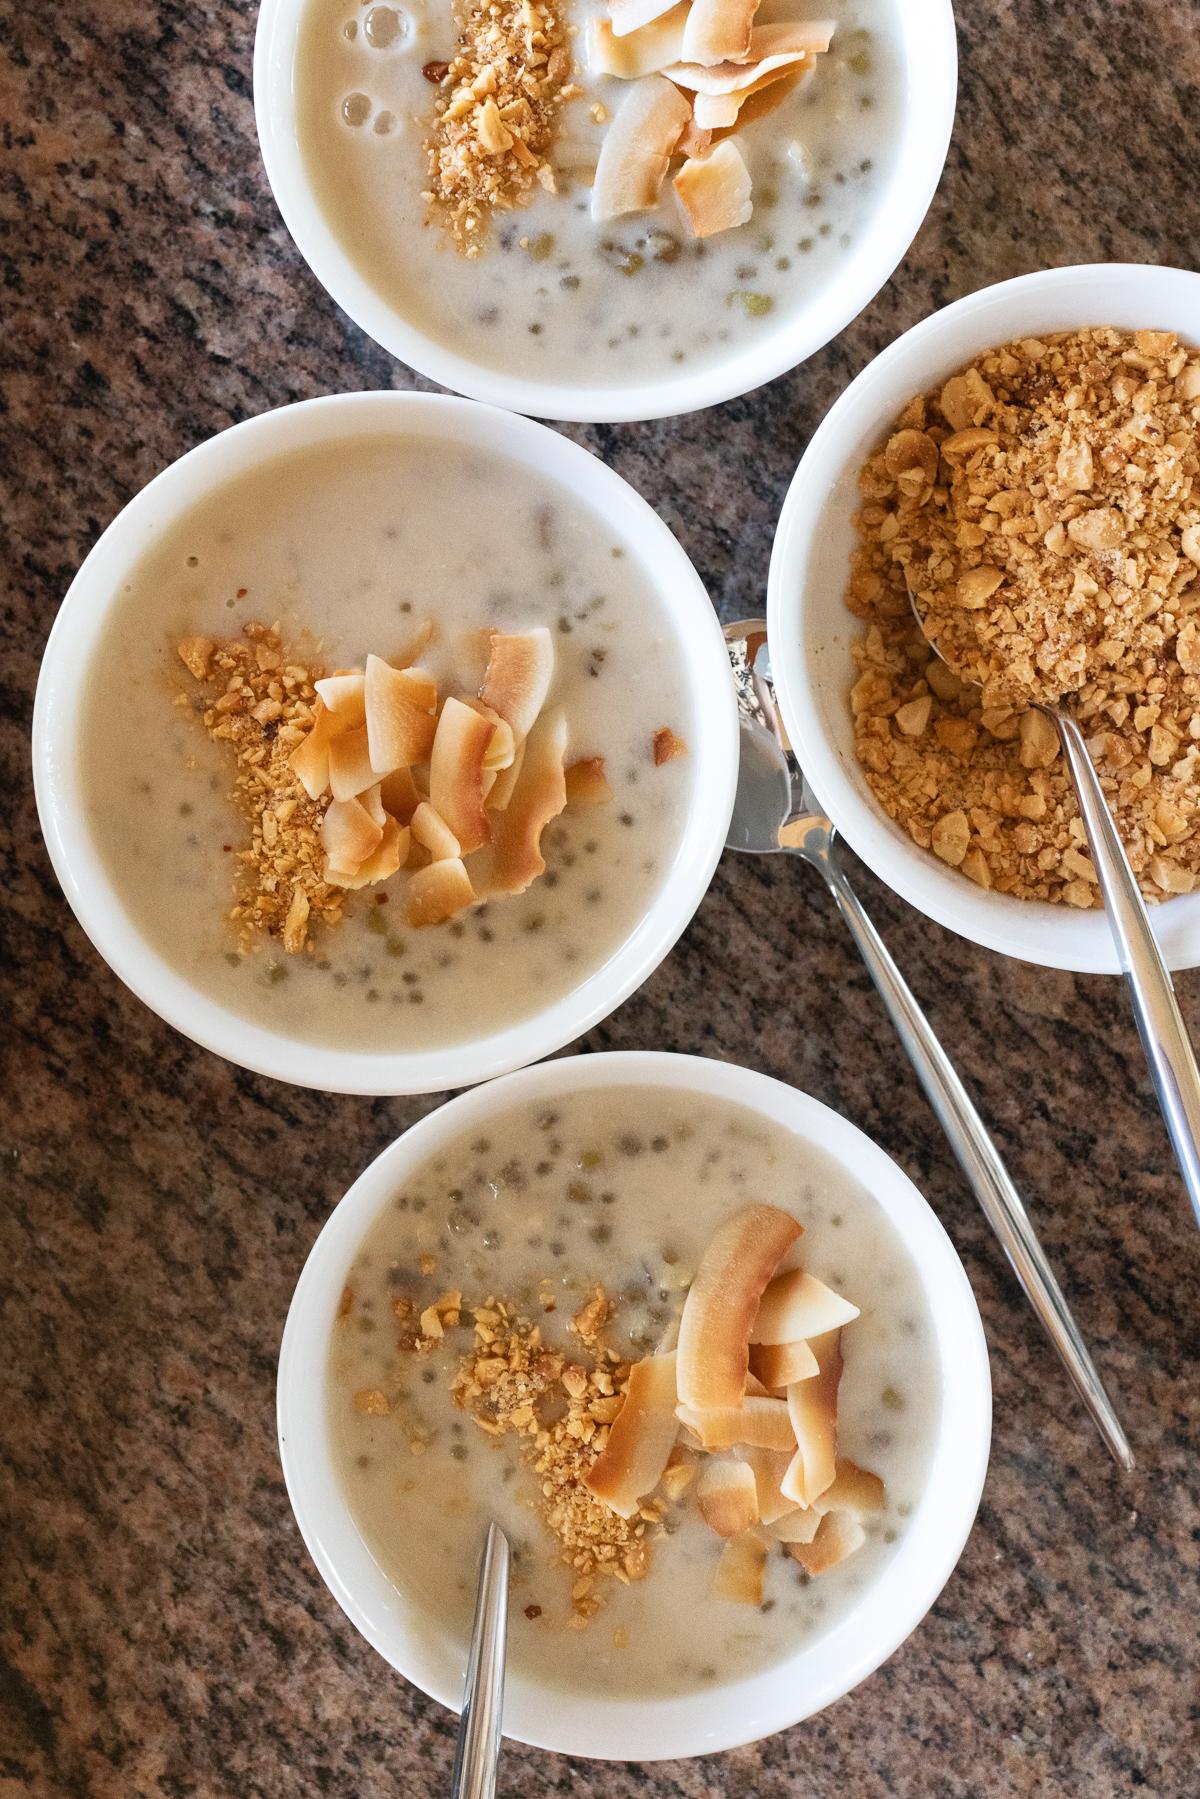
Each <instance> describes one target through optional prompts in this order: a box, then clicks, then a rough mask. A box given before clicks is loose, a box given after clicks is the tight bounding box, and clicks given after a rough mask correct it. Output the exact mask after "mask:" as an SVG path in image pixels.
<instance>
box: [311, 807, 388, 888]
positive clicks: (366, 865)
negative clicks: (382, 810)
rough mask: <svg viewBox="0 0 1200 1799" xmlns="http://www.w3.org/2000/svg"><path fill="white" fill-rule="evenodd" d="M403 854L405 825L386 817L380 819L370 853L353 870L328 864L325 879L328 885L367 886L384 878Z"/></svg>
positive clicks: (386, 877)
mask: <svg viewBox="0 0 1200 1799" xmlns="http://www.w3.org/2000/svg"><path fill="white" fill-rule="evenodd" d="M407 855H408V826H407V825H398V824H397V823H396V821H395V819H394V818H389V819H386V820H385V822H384V826H383V835H382V837H381V838H380V840H379V847H378V848H377V849H376V850H375V852H374V854H373V855H370V856H368V857H367V859H366V861H365V862H360V863H359V865H358V867H357V869H354V870H348V869H343V868H334V867H332V866H330V867H329V868H327V869H326V871H325V879H326V880H327V881H328V882H329V884H330V886H331V887H349V888H356V887H371V886H374V884H375V882H376V881H386V880H388V879H389V878H390V877H391V876H392V875H394V874H395V873H396V870H397V869H398V868H402V867H403V865H404V861H405V858H406V857H407Z"/></svg>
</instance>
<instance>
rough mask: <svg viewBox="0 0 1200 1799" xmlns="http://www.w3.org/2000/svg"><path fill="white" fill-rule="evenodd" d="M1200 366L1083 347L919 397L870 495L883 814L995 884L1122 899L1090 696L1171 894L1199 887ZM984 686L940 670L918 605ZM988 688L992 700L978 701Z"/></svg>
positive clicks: (1136, 855)
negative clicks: (1105, 817)
mask: <svg viewBox="0 0 1200 1799" xmlns="http://www.w3.org/2000/svg"><path fill="white" fill-rule="evenodd" d="M1198 425H1200V353H1198V352H1197V351H1195V350H1189V349H1187V348H1185V347H1184V346H1183V345H1182V344H1180V343H1179V342H1178V341H1177V339H1176V338H1175V337H1174V336H1173V334H1171V333H1170V332H1161V331H1139V332H1135V333H1132V334H1131V333H1127V332H1121V331H1116V330H1112V329H1096V330H1087V331H1077V332H1072V333H1070V334H1066V335H1063V336H1059V337H1054V338H1049V339H1046V340H1045V341H1041V340H1035V339H1025V340H1023V341H1021V342H1019V343H1014V344H1009V345H1007V346H1005V347H1003V348H1001V349H998V350H995V351H991V352H989V353H988V354H987V355H985V356H983V357H981V358H980V359H979V361H978V362H977V363H976V364H975V365H974V366H973V367H971V368H969V369H967V370H965V371H964V372H962V373H961V374H958V375H955V376H953V377H952V378H951V379H950V380H949V381H947V382H946V383H945V385H944V386H943V387H942V389H941V391H940V392H938V393H933V394H929V395H925V396H921V397H918V398H917V399H914V400H913V401H911V402H910V404H909V405H908V407H906V409H905V411H904V413H903V414H902V415H901V417H900V418H899V419H898V420H897V421H896V424H895V425H894V427H893V429H892V433H891V435H890V436H889V438H888V439H887V441H886V443H885V444H884V446H883V447H882V448H881V449H880V450H879V451H878V452H877V453H876V454H875V455H874V456H872V457H871V459H870V461H869V462H868V463H867V464H866V466H865V468H864V469H863V471H862V474H861V476H860V484H861V487H862V492H863V496H864V502H865V503H864V505H863V507H862V510H861V512H860V513H859V515H858V519H857V528H858V534H859V547H858V549H857V550H856V552H855V555H854V558H853V563H852V576H851V582H850V588H849V593H848V595H847V603H848V605H849V607H850V609H851V611H853V612H854V613H855V614H856V615H857V616H858V617H859V618H862V619H864V620H865V621H866V622H867V625H868V629H867V632H866V634H865V636H864V637H863V638H862V639H861V640H860V641H859V642H858V643H857V644H856V645H855V646H854V658H855V663H856V666H857V668H858V671H859V672H858V679H857V680H856V682H855V684H854V687H853V690H852V693H851V704H852V708H853V711H854V720H855V744H856V749H857V753H858V757H859V760H860V762H861V763H862V764H863V766H864V768H865V770H866V774H867V780H868V783H869V785H870V787H871V789H872V791H873V792H874V793H875V795H876V797H877V798H878V800H879V801H880V803H881V805H882V806H883V807H884V810H885V811H886V812H887V813H888V814H889V815H890V816H891V817H892V818H893V819H895V820H896V822H897V823H898V824H900V825H901V826H902V827H903V828H904V829H905V830H906V831H907V832H908V833H909V835H910V836H911V837H912V839H913V841H914V842H916V843H917V844H919V845H920V846H921V847H922V848H925V849H931V850H932V851H933V852H934V854H936V855H937V856H939V857H940V858H941V859H942V860H943V861H944V862H946V863H947V864H948V865H949V866H951V867H955V868H960V869H961V870H962V871H963V873H964V874H966V875H967V876H969V878H970V879H972V880H974V881H975V882H977V883H978V884H979V885H980V886H982V887H985V888H995V889H996V890H997V891H1000V892H1004V893H1011V894H1014V895H1015V896H1017V897H1019V898H1027V899H1040V900H1051V901H1060V902H1065V903H1067V904H1070V905H1074V906H1079V907H1083V908H1086V907H1091V906H1097V905H1099V904H1100V903H1101V902H1100V896H1099V890H1098V887H1097V884H1096V876H1095V870H1094V868H1093V866H1092V862H1091V859H1090V857H1089V855H1088V850H1087V838H1086V833H1085V831H1084V828H1083V823H1082V820H1081V819H1080V818H1079V815H1078V809H1077V806H1076V803H1075V797H1074V792H1073V790H1072V787H1071V783H1070V779H1069V776H1068V775H1067V772H1066V770H1065V767H1064V764H1063V760H1062V756H1061V753H1060V748H1059V742H1058V734H1057V732H1056V730H1055V728H1054V725H1053V722H1052V721H1051V720H1050V719H1048V718H1047V717H1045V715H1044V714H1042V713H1040V712H1037V711H1033V710H1025V708H1026V707H1028V706H1029V705H1030V703H1031V702H1034V703H1036V702H1039V701H1040V702H1053V701H1054V700H1056V699H1058V698H1059V697H1060V696H1062V695H1064V694H1067V693H1070V694H1072V695H1073V698H1072V701H1071V706H1072V711H1073V713H1074V715H1075V716H1076V717H1077V718H1078V719H1079V721H1080V723H1081V724H1082V725H1083V727H1084V729H1085V732H1086V733H1087V736H1088V748H1089V750H1090V752H1091V755H1092V757H1093V760H1094V761H1095V763H1096V765H1097V768H1098V770H1099V773H1100V777H1101V782H1102V785H1103V787H1104V789H1105V793H1106V796H1107V798H1108V801H1109V804H1110V806H1111V808H1112V810H1113V813H1114V815H1115V817H1116V820H1117V823H1118V826H1119V828H1120V830H1121V834H1122V837H1123V839H1124V841H1125V845H1126V849H1127V850H1128V853H1129V857H1130V861H1131V863H1132V865H1133V868H1134V871H1135V873H1136V874H1137V875H1138V877H1139V881H1140V884H1141V887H1142V890H1143V892H1144V893H1145V894H1146V896H1147V897H1148V898H1149V899H1163V898H1166V897H1168V896H1170V895H1171V894H1175V893H1190V892H1191V891H1193V889H1194V888H1195V887H1196V885H1197V882H1198V880H1200V832H1198V829H1197V827H1198V826H1200V580H1198V579H1197V575H1198V572H1200V435H1198V431H1197V427H1198ZM910 589H911V591H912V593H913V594H914V595H915V596H916V599H917V605H918V608H919V610H920V612H921V614H922V617H923V618H924V619H925V620H926V623H927V628H928V629H929V631H930V634H931V635H932V636H935V637H936V640H937V641H938V643H939V645H940V646H941V647H942V649H943V651H944V652H945V653H946V654H947V655H948V656H949V657H950V658H951V660H952V661H953V662H954V664H955V668H956V669H962V670H963V672H964V673H969V674H970V676H971V677H972V682H970V683H968V682H964V681H963V680H961V679H960V678H959V677H958V675H957V674H956V673H955V672H953V671H952V670H951V669H950V668H948V667H946V666H945V665H944V664H942V663H940V662H939V661H938V660H937V659H936V658H935V657H934V656H933V654H932V652H931V651H930V648H929V645H928V644H927V643H926V642H925V641H924V639H923V638H922V636H921V633H920V631H919V630H918V628H917V626H916V624H915V622H914V621H913V619H912V617H911V614H910V610H909V597H908V595H909V590H910ZM974 682H978V683H979V685H974V684H973V683H974Z"/></svg>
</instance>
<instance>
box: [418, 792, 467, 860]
mask: <svg viewBox="0 0 1200 1799" xmlns="http://www.w3.org/2000/svg"><path fill="white" fill-rule="evenodd" d="M409 824H410V825H411V827H412V834H413V842H414V843H419V844H420V845H421V847H422V849H427V850H428V851H429V855H430V858H431V860H432V861H434V862H456V861H457V860H458V859H459V857H460V856H461V855H462V845H461V844H460V843H459V841H458V838H457V837H456V836H455V835H454V832H453V831H452V830H451V829H450V826H449V825H448V824H447V823H446V821H445V819H444V818H443V817H442V815H441V813H440V812H438V811H437V810H436V809H435V808H434V807H433V806H432V805H431V804H430V802H429V801H428V800H422V801H421V803H420V804H419V805H418V807H417V809H416V811H415V812H414V813H413V815H412V818H411V819H410V820H409Z"/></svg>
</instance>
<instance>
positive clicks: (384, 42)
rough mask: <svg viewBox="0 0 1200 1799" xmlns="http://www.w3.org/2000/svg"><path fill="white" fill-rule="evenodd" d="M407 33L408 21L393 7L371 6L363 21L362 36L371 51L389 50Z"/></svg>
mask: <svg viewBox="0 0 1200 1799" xmlns="http://www.w3.org/2000/svg"><path fill="white" fill-rule="evenodd" d="M407 31H408V20H407V19H406V18H405V16H404V14H403V13H400V12H397V11H396V8H395V7H394V6H373V7H372V8H371V10H370V12H369V13H368V14H367V16H366V18H365V19H364V20H363V36H364V37H365V38H366V40H367V42H368V44H370V46H371V48H372V50H389V49H390V48H391V47H392V45H393V44H397V43H399V42H400V39H401V38H402V37H404V36H405V35H406V33H407Z"/></svg>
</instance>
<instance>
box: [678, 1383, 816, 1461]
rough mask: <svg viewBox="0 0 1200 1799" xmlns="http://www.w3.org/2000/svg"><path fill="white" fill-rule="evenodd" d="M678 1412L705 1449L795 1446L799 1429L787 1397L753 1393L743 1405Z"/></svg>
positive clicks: (680, 1409)
mask: <svg viewBox="0 0 1200 1799" xmlns="http://www.w3.org/2000/svg"><path fill="white" fill-rule="evenodd" d="M675 1415H676V1417H677V1418H678V1419H679V1421H680V1423H681V1424H686V1425H687V1427H688V1429H689V1430H690V1431H694V1432H695V1434H696V1436H697V1437H699V1439H700V1444H701V1447H702V1448H704V1449H733V1448H734V1447H735V1446H738V1445H741V1444H746V1445H747V1446H748V1447H750V1448H751V1449H786V1450H788V1451H794V1450H795V1446H796V1433H795V1431H794V1430H793V1428H792V1420H791V1415H790V1413H789V1411H788V1405H787V1401H786V1400H785V1399H757V1398H753V1397H752V1398H750V1399H744V1400H743V1401H742V1403H741V1405H729V1406H714V1407H711V1408H710V1409H709V1410H707V1411H699V1410H697V1409H696V1407H694V1406H689V1405H679V1406H676V1408H675ZM830 1478H831V1479H832V1475H831V1476H830Z"/></svg>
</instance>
